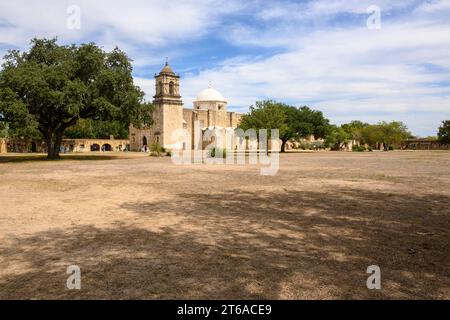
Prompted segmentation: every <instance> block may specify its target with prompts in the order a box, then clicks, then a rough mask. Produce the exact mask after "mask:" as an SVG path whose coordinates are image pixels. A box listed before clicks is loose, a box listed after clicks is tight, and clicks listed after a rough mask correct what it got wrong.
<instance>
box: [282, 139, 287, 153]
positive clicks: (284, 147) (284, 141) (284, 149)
mask: <svg viewBox="0 0 450 320" xmlns="http://www.w3.org/2000/svg"><path fill="white" fill-rule="evenodd" d="M286 142H287V140H281V152H286Z"/></svg>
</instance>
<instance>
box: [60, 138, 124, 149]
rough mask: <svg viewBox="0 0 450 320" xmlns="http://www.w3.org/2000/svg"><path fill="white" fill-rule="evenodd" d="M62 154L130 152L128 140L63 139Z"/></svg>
mask: <svg viewBox="0 0 450 320" xmlns="http://www.w3.org/2000/svg"><path fill="white" fill-rule="evenodd" d="M62 147H63V148H64V150H63V152H110V151H116V152H119V151H125V150H130V140H115V139H104V140H102V139H64V140H63V142H62Z"/></svg>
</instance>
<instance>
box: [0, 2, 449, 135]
mask: <svg viewBox="0 0 450 320" xmlns="http://www.w3.org/2000/svg"><path fill="white" fill-rule="evenodd" d="M71 5H76V6H78V8H79V9H80V28H79V29H73V28H68V27H67V22H68V19H69V20H70V19H71V18H73V17H74V15H73V11H71V12H69V13H68V11H67V10H68V8H69V7H70V6H71ZM371 5H375V6H377V7H378V8H379V9H380V18H381V20H380V27H381V28H380V29H369V28H368V27H367V23H366V22H367V20H368V19H369V18H370V16H371V15H372V12H373V11H370V10H369V11H370V12H369V13H368V12H367V9H368V8H369V6H371ZM449 16H450V0H435V1H417V0H402V1H388V0H371V1H365V0H335V1H333V0H327V1H325V0H315V1H288V0H285V1H252V0H250V1H242V0H240V1H237V0H228V1H224V0H207V1H200V0H196V1H190V0H184V1H177V0H172V1H144V0H130V1H126V2H125V1H114V0H109V1H107V0H96V1H88V0H70V1H66V0H62V1H61V0H40V1H27V0H15V1H2V2H1V3H0V54H1V55H2V56H3V54H4V53H5V52H6V50H8V49H17V48H18V49H26V48H27V47H28V44H29V40H30V39H31V38H32V37H54V36H58V38H59V40H60V42H61V43H83V42H91V41H94V42H96V43H98V44H99V45H102V46H104V48H105V49H108V50H109V49H111V48H113V47H115V46H116V45H117V46H119V47H120V48H121V49H123V50H125V51H126V52H127V53H128V54H129V55H130V56H131V57H132V58H133V60H134V76H135V82H136V83H137V84H138V85H139V86H141V88H142V89H143V90H144V91H145V92H146V94H147V96H148V98H149V99H151V96H152V95H153V91H154V88H153V86H154V82H153V75H154V73H156V72H158V71H159V70H160V69H161V67H162V65H163V63H164V61H165V57H169V61H170V64H171V65H172V67H173V69H174V70H175V71H176V72H178V73H180V75H181V76H182V87H181V92H182V95H183V100H184V103H185V105H186V106H187V107H190V106H192V101H193V100H194V99H195V96H196V95H197V93H198V92H200V91H201V90H202V89H204V88H205V87H207V86H208V83H209V81H212V83H213V86H214V87H215V88H216V89H218V90H219V91H221V92H222V94H223V95H224V96H225V97H226V98H227V99H228V101H229V105H230V109H231V110H234V111H239V112H245V111H246V110H248V106H250V105H251V104H253V103H254V101H256V100H259V99H265V98H272V99H276V100H279V101H283V102H286V103H290V104H293V105H309V106H311V107H313V108H316V109H319V110H322V111H323V112H324V114H325V115H326V116H327V117H329V118H330V119H331V120H332V122H334V123H337V124H340V123H344V122H347V121H351V120H353V119H360V120H364V121H367V122H378V121H380V120H386V121H390V120H401V121H404V122H406V123H407V125H408V126H409V128H410V129H411V130H412V131H413V133H415V134H417V135H420V136H427V135H434V134H435V133H436V130H437V127H438V126H439V124H440V122H441V121H442V120H444V119H449V118H450V20H449V19H448V17H449ZM70 21H73V20H70Z"/></svg>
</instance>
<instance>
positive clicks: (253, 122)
mask: <svg viewBox="0 0 450 320" xmlns="http://www.w3.org/2000/svg"><path fill="white" fill-rule="evenodd" d="M286 108H287V106H286V105H285V104H283V103H279V102H275V101H273V100H265V101H256V103H255V105H254V106H251V107H250V112H249V113H247V114H245V115H243V116H242V118H241V121H240V124H239V128H241V129H243V130H248V129H255V130H260V129H267V132H268V135H269V137H268V138H270V131H271V130H272V129H278V130H279V135H280V137H283V136H285V135H286V132H287V130H288V126H287V125H286V119H287V116H286V112H285V111H286Z"/></svg>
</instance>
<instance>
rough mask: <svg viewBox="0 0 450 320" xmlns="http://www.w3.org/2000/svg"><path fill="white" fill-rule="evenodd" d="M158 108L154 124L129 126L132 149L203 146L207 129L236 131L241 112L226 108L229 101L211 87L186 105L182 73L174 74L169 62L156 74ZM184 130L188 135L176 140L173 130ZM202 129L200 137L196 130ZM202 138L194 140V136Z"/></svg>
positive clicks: (155, 97) (156, 108)
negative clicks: (184, 102)
mask: <svg viewBox="0 0 450 320" xmlns="http://www.w3.org/2000/svg"><path fill="white" fill-rule="evenodd" d="M153 104H154V106H155V111H154V113H153V120H154V124H153V125H152V126H150V127H149V128H143V129H138V128H135V127H133V126H130V144H131V150H132V151H141V150H142V149H143V148H145V147H146V146H150V145H151V144H155V143H157V144H159V145H161V146H163V147H164V148H167V149H185V150H189V149H194V147H195V146H196V145H199V146H200V147H203V146H204V144H205V142H204V141H203V142H202V141H201V140H203V139H202V135H203V134H204V132H205V131H206V130H207V129H209V130H214V131H215V132H222V133H223V134H225V132H226V130H234V129H235V128H236V127H237V126H238V124H239V121H240V118H241V115H240V114H238V113H235V112H228V111H227V101H226V100H225V98H224V97H223V96H222V94H220V92H218V91H217V90H215V89H213V88H212V87H211V86H209V88H207V89H205V90H203V91H202V92H200V94H199V95H198V96H197V99H196V100H195V101H194V102H193V108H192V109H188V108H183V102H182V100H181V95H180V76H179V75H177V74H175V73H174V72H173V70H172V68H171V67H170V66H169V64H168V63H166V65H165V66H164V68H163V69H162V70H161V72H160V73H159V74H157V75H155V96H154V100H153ZM178 129H184V130H186V131H187V132H188V134H189V137H187V138H186V139H184V140H183V142H181V143H180V141H176V139H174V136H173V134H174V132H175V131H176V130H178ZM196 130H197V132H198V131H200V136H198V137H197V135H196V134H194V133H195V132H196ZM197 138H198V139H199V141H195V139H197Z"/></svg>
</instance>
